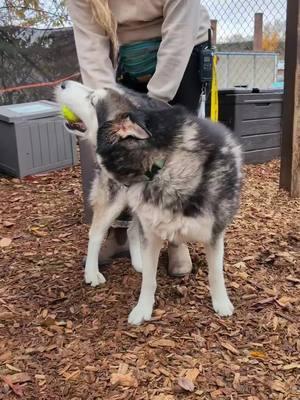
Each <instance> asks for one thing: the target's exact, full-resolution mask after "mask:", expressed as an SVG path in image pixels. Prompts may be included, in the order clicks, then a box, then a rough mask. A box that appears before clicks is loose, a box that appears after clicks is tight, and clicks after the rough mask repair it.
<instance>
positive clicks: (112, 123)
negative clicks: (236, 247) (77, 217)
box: [56, 81, 241, 325]
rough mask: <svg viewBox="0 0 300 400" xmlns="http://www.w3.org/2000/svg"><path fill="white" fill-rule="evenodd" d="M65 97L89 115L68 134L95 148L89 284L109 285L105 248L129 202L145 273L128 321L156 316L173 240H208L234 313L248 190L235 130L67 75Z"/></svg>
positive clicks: (218, 295) (134, 251)
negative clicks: (232, 276) (232, 283)
mask: <svg viewBox="0 0 300 400" xmlns="http://www.w3.org/2000/svg"><path fill="white" fill-rule="evenodd" d="M56 98H57V100H58V102H59V103H60V104H64V105H66V106H67V107H69V108H70V109H71V110H72V111H73V112H74V113H75V114H77V116H78V117H79V118H80V119H81V122H79V123H75V124H74V123H68V122H66V128H67V130H68V131H69V132H71V133H73V134H76V135H78V136H79V137H82V138H84V139H87V140H89V141H90V143H91V144H92V145H93V146H94V148H95V152H96V159H97V173H96V177H95V180H94V183H93V188H92V191H91V197H90V200H91V204H92V206H93V211H94V216H93V221H92V225H91V228H90V233H89V244H88V254H87V261H86V268H85V281H86V282H87V283H91V284H92V286H96V285H98V284H100V283H103V282H105V279H104V277H103V275H102V274H101V273H100V272H99V270H98V255H99V254H98V253H99V251H100V248H101V244H102V242H103V240H104V238H105V234H106V232H107V230H108V228H109V227H110V225H111V224H112V222H113V221H114V220H115V219H116V218H117V217H118V215H119V214H120V213H121V211H122V210H124V209H125V208H126V207H129V208H130V210H131V211H132V214H133V221H132V223H131V226H130V228H129V230H128V238H129V247H130V253H131V261H132V264H133V266H134V267H135V269H137V270H138V271H142V274H143V278H142V287H141V292H140V296H139V300H138V303H137V305H136V306H135V307H134V308H133V310H132V311H131V313H130V315H129V318H128V321H129V323H131V324H134V325H138V324H141V323H142V322H143V321H148V320H150V319H151V314H152V311H153V305H154V296H155V290H156V271H157V264H158V258H159V253H160V250H161V248H162V246H163V242H164V240H168V241H170V242H172V243H173V245H174V246H180V245H181V244H182V243H185V242H187V241H201V242H202V243H203V244H204V246H205V251H206V256H207V262H208V270H209V274H208V278H209V286H210V293H211V298H212V304H213V308H214V310H215V311H216V312H217V313H218V314H219V315H221V316H229V315H231V314H232V313H233V305H232V304H231V302H230V300H229V298H228V295H227V291H226V288H225V283H224V274H223V254H224V231H225V228H226V227H227V225H228V224H229V223H230V222H231V221H232V219H233V217H234V215H235V213H236V211H237V209H238V205H239V194H240V186H241V150H240V146H239V145H238V143H237V142H236V140H235V139H234V137H233V135H232V133H231V132H230V131H229V130H228V129H227V128H225V127H224V126H223V125H221V124H216V123H212V122H210V121H209V120H204V119H198V118H197V117H196V116H194V115H192V114H190V113H189V112H188V111H187V110H186V109H185V108H183V107H180V106H174V107H170V106H169V105H167V104H165V103H162V102H160V101H156V100H153V99H150V98H149V97H147V95H140V94H136V93H135V92H132V91H130V90H127V89H123V88H121V87H117V88H116V89H100V90H91V89H89V88H87V87H85V86H83V85H81V84H79V83H77V82H72V81H66V82H64V83H63V84H61V85H60V86H59V87H57V89H56Z"/></svg>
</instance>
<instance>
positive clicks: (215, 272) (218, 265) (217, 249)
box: [205, 233, 234, 316]
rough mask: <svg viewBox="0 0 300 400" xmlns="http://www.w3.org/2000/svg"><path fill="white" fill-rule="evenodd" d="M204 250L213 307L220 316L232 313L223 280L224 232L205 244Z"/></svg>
mask: <svg viewBox="0 0 300 400" xmlns="http://www.w3.org/2000/svg"><path fill="white" fill-rule="evenodd" d="M205 251H206V258H207V263H208V279H209V288H210V293H211V299H212V304H213V308H214V310H215V312H216V313H218V314H219V315H221V316H229V315H232V313H233V309H234V308H233V305H232V304H231V301H230V300H229V297H228V294H227V290H226V287H225V282H224V271H223V258H224V234H223V233H222V234H220V235H219V236H218V237H217V239H216V240H214V242H213V243H210V244H206V245H205Z"/></svg>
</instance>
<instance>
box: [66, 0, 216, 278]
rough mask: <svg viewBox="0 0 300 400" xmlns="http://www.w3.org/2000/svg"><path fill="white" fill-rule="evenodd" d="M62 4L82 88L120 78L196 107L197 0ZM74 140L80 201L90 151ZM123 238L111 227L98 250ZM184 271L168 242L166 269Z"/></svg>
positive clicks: (183, 255) (203, 27) (204, 23)
mask: <svg viewBox="0 0 300 400" xmlns="http://www.w3.org/2000/svg"><path fill="white" fill-rule="evenodd" d="M67 8H68V11H69V14H70V16H71V19H72V22H73V29H74V37H75V44H76V50H77V56H78V60H79V65H80V71H81V76H82V81H83V83H84V84H85V85H86V86H89V87H91V88H92V89H97V88H103V87H114V86H115V85H116V83H117V82H120V83H122V84H123V85H125V86H127V87H129V88H131V89H134V90H136V91H138V92H144V93H147V94H148V96H150V97H153V98H156V99H159V100H161V101H164V102H168V103H170V104H181V105H183V106H185V107H187V108H188V109H189V110H190V111H192V112H197V109H198V105H199V99H200V95H201V90H202V88H201V77H200V72H199V70H200V68H199V58H200V57H199V54H200V52H201V50H203V49H204V48H206V47H207V46H208V31H209V29H210V19H209V15H208V12H207V10H206V9H205V8H204V7H203V6H202V5H201V3H200V0H147V1H141V0H122V1H120V0H85V1H84V0H67ZM80 146H81V149H80V150H81V166H82V174H83V182H84V183H85V185H84V192H85V196H84V197H85V199H87V198H88V192H89V190H90V184H91V181H92V179H93V173H92V171H93V153H92V149H91V148H90V147H89V146H90V145H89V144H87V143H86V142H81V144H80ZM86 205H87V203H86ZM117 226H118V225H117ZM119 226H123V225H122V222H121V223H120V224H119ZM125 241H126V230H125V229H124V228H123V229H122V228H121V229H118V228H115V229H111V232H110V234H109V237H108V239H107V240H106V243H105V246H104V249H102V251H101V256H102V257H103V258H108V257H112V256H113V255H115V254H117V253H119V252H121V251H122V250H124V249H125V248H126V245H124V243H125ZM191 269H192V263H191V259H190V255H189V252H188V248H187V247H186V246H185V245H180V246H173V245H169V269H168V271H169V273H170V274H171V275H176V276H178V275H184V274H186V273H189V272H191Z"/></svg>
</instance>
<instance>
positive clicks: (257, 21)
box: [253, 13, 264, 51]
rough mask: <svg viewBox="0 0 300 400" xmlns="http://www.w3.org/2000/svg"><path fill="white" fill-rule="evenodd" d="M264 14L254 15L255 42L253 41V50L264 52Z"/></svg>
mask: <svg viewBox="0 0 300 400" xmlns="http://www.w3.org/2000/svg"><path fill="white" fill-rule="evenodd" d="M263 20H264V14H263V13H255V15H254V40H253V50H254V51H262V48H263V24H264V22H263Z"/></svg>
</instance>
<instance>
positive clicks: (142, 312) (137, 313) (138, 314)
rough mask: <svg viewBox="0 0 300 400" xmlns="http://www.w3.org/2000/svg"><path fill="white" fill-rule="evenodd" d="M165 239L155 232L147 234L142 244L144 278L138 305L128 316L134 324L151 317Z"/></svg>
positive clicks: (129, 320)
mask: <svg viewBox="0 0 300 400" xmlns="http://www.w3.org/2000/svg"><path fill="white" fill-rule="evenodd" d="M162 244H163V241H162V239H160V238H159V237H158V236H156V235H155V234H153V233H150V234H147V235H146V236H145V239H144V240H143V243H142V245H141V250H142V261H143V278H142V287H141V292H140V297H139V301H138V303H137V305H136V306H135V307H134V308H133V310H132V311H131V313H130V314H129V317H128V322H129V323H130V324H132V325H140V324H141V323H142V322H143V321H149V320H150V319H151V315H152V311H153V305H154V295H155V290H156V271H157V265H158V258H159V253H160V249H161V247H162Z"/></svg>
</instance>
